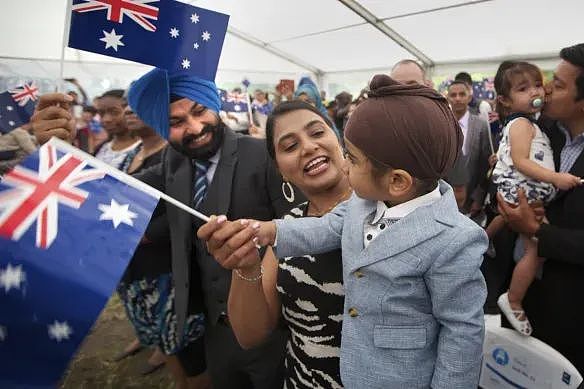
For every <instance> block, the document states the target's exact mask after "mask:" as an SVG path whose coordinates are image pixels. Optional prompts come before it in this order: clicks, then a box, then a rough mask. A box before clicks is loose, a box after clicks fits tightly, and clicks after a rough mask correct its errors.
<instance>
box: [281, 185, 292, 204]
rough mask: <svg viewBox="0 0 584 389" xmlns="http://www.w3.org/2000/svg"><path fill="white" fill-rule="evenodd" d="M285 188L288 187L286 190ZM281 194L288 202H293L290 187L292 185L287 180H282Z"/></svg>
mask: <svg viewBox="0 0 584 389" xmlns="http://www.w3.org/2000/svg"><path fill="white" fill-rule="evenodd" d="M286 188H288V189H287V190H286ZM282 194H283V195H284V198H285V199H286V200H288V202H289V203H293V202H294V198H295V197H294V188H293V187H292V185H290V183H289V182H288V181H284V182H283V183H282Z"/></svg>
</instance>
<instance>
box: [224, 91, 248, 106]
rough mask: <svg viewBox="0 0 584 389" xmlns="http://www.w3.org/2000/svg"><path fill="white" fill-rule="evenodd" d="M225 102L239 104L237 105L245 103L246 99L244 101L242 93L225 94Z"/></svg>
mask: <svg viewBox="0 0 584 389" xmlns="http://www.w3.org/2000/svg"><path fill="white" fill-rule="evenodd" d="M225 101H226V102H228V103H234V104H239V103H246V102H247V99H246V97H245V94H244V93H233V92H227V95H226V97H225Z"/></svg>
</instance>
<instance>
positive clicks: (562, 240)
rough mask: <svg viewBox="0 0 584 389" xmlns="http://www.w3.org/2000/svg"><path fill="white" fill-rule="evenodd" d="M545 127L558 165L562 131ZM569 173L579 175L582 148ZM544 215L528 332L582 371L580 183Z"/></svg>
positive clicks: (583, 197)
mask: <svg viewBox="0 0 584 389" xmlns="http://www.w3.org/2000/svg"><path fill="white" fill-rule="evenodd" d="M542 128H543V127H542ZM548 128H549V130H548V131H547V133H548V136H549V137H550V141H551V144H552V149H553V151H554V159H555V163H556V168H558V167H559V166H560V152H561V150H562V148H563V146H564V144H565V136H564V134H563V133H562V132H560V131H559V130H558V129H557V127H556V126H555V125H553V126H552V127H548ZM570 173H571V174H574V175H576V176H579V177H584V153H582V154H580V156H579V157H578V159H577V160H576V162H575V163H574V165H573V167H572V169H571V170H570ZM546 216H547V218H548V219H549V223H550V224H549V225H545V224H544V225H542V226H541V229H540V230H539V232H538V233H537V238H538V239H539V243H538V252H539V255H540V256H541V257H544V258H546V261H545V263H544V266H543V277H542V279H541V280H540V281H537V280H536V281H535V282H534V283H533V284H532V286H531V288H530V289H529V292H528V294H527V296H526V299H525V309H526V312H527V315H528V317H529V319H530V321H531V322H532V325H533V328H534V334H533V335H534V336H535V337H537V338H538V339H541V340H542V341H544V342H546V343H548V344H549V345H550V346H552V347H554V348H555V349H556V350H558V351H559V352H560V353H562V354H563V355H564V356H565V357H566V358H568V359H569V360H570V362H572V363H573V364H574V365H575V366H576V368H577V369H578V370H579V371H580V373H582V374H584V332H582V329H583V328H584V309H582V298H583V297H584V186H580V187H577V188H575V189H572V190H569V191H560V192H559V193H558V194H557V196H556V198H555V199H554V200H553V201H552V202H551V203H550V204H549V205H548V207H547V208H546Z"/></svg>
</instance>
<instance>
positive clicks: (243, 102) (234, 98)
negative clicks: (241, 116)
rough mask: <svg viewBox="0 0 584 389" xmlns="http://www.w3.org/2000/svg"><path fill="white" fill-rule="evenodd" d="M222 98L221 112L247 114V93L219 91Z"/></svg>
mask: <svg viewBox="0 0 584 389" xmlns="http://www.w3.org/2000/svg"><path fill="white" fill-rule="evenodd" d="M219 97H220V98H221V111H225V112H247V109H248V108H247V98H246V96H245V93H235V92H227V91H226V90H224V89H219Z"/></svg>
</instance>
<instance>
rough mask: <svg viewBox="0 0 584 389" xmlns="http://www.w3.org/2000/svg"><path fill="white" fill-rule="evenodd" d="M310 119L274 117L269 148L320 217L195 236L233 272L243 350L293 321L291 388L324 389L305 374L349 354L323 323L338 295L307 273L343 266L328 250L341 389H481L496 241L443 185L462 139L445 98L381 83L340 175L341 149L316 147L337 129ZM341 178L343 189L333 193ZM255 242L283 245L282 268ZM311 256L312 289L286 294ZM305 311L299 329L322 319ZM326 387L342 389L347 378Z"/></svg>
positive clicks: (363, 109) (239, 225)
mask: <svg viewBox="0 0 584 389" xmlns="http://www.w3.org/2000/svg"><path fill="white" fill-rule="evenodd" d="M282 107H283V108H281V109H285V107H286V106H284V105H283V106H282ZM310 111H311V113H305V114H300V113H299V112H297V113H296V115H297V116H294V117H293V116H290V113H288V114H286V115H282V116H281V117H279V118H278V117H277V116H276V117H271V118H270V119H269V124H268V127H270V123H271V125H272V134H271V136H268V138H267V143H268V148H269V149H271V151H272V153H273V155H274V156H275V159H276V162H277V163H278V167H279V169H280V171H281V173H282V174H283V176H284V178H286V179H288V180H290V181H292V182H293V183H294V184H296V185H297V186H298V187H299V188H300V189H301V190H303V191H306V192H305V194H306V197H307V198H308V199H309V203H308V205H307V206H306V208H305V212H304V213H302V216H317V217H302V218H288V219H285V220H279V221H276V222H275V223H274V222H264V223H259V222H255V221H249V220H242V221H239V222H226V220H225V217H222V216H220V217H219V218H215V217H214V218H212V220H211V221H210V222H209V223H208V224H206V225H205V226H203V227H202V228H201V229H200V230H199V232H198V235H199V237H201V238H203V239H206V240H207V241H208V248H209V250H210V252H211V253H212V254H213V255H214V256H215V257H216V258H217V260H218V262H219V263H221V265H222V266H224V267H226V268H231V269H234V275H233V280H232V286H231V292H230V297H229V317H230V320H231V324H232V326H233V329H234V332H235V333H236V336H237V337H238V340H239V341H240V343H242V345H244V346H246V347H250V346H253V345H254V344H257V343H259V342H261V340H262V339H264V338H265V337H266V336H267V334H268V333H269V332H270V331H271V329H273V328H274V327H275V326H276V322H277V319H278V317H279V315H280V311H282V316H283V318H284V322H285V323H286V325H288V326H289V327H290V328H291V329H292V337H291V341H290V343H289V347H288V352H287V354H288V355H287V360H288V361H289V363H288V378H289V381H288V383H291V382H292V383H296V382H299V385H298V386H299V387H316V386H317V385H316V384H315V382H310V381H305V380H304V378H305V376H304V375H303V374H305V373H310V371H311V369H313V368H314V367H313V365H312V364H313V363H316V362H317V361H318V360H319V359H318V358H322V357H326V356H332V355H335V357H336V355H338V349H335V348H331V347H329V345H328V344H325V342H327V341H328V340H329V339H337V340H338V338H339V336H338V334H336V335H335V334H332V333H323V332H321V329H322V328H325V326H326V324H325V323H322V324H321V323H320V322H318V320H323V319H325V321H326V318H324V317H323V314H322V312H321V311H320V309H321V308H320V303H321V301H325V300H324V297H325V296H326V295H327V294H326V293H328V294H331V293H335V292H334V291H336V285H335V286H334V287H333V286H332V285H331V283H329V284H328V285H327V288H321V292H323V293H320V294H318V295H313V296H311V295H310V292H309V291H308V285H310V284H312V281H311V276H309V275H308V273H306V272H305V271H304V268H303V267H304V266H306V267H307V268H308V267H309V266H312V265H318V262H321V264H320V265H321V269H323V270H324V269H327V270H329V269H330V268H331V267H333V266H339V262H340V261H339V260H338V254H337V256H333V257H332V258H328V259H327V258H326V257H324V255H327V254H318V253H331V250H333V252H334V250H339V248H341V247H342V262H343V278H344V281H345V287H344V289H345V292H346V299H345V308H344V309H343V310H342V311H341V309H340V308H339V311H338V313H337V316H338V317H334V311H330V313H331V314H333V315H330V314H328V315H327V316H328V319H332V320H335V319H336V320H337V322H338V321H340V316H341V315H340V314H341V312H342V313H343V320H344V322H343V325H342V327H343V328H342V334H343V337H342V347H341V357H340V371H341V375H342V380H343V383H344V385H346V386H347V387H358V386H362V387H366V388H390V389H391V388H403V387H408V388H428V387H430V386H431V387H433V388H470V387H476V386H477V383H478V373H479V367H480V360H481V354H482V342H483V333H484V322H483V314H482V306H483V303H484V300H485V296H486V288H485V284H484V280H483V278H482V275H481V273H480V270H479V267H480V264H481V262H482V254H483V253H484V251H485V249H486V247H487V239H486V235H485V233H484V232H483V231H482V230H481V229H480V227H478V226H476V225H475V224H474V223H472V222H471V221H469V220H468V219H467V218H465V217H464V216H463V215H461V214H460V213H459V212H458V209H457V206H456V201H455V199H454V195H453V192H452V188H450V187H449V186H448V185H447V184H446V183H444V182H443V181H441V180H440V178H441V177H442V176H443V175H444V174H445V172H446V171H447V170H448V169H449V168H450V167H451V166H452V165H453V163H454V161H455V159H456V157H457V154H458V152H459V150H460V149H461V142H462V133H461V131H460V128H459V127H458V125H457V122H456V120H455V119H454V117H453V116H452V113H451V111H450V109H449V108H448V105H447V103H446V101H445V99H444V98H443V97H442V96H440V95H439V94H437V93H436V92H434V91H433V90H431V89H429V88H426V87H422V86H419V85H408V86H406V85H401V84H399V83H396V82H395V81H393V80H392V79H390V78H389V77H387V76H383V75H378V76H376V77H374V79H373V80H372V82H371V92H370V94H369V99H368V100H366V101H365V102H363V103H362V104H361V105H359V106H358V108H357V109H356V110H355V112H354V114H353V116H352V117H351V119H350V120H349V123H348V124H347V128H346V130H345V143H346V146H347V160H346V161H345V162H344V164H343V170H344V172H345V176H343V175H342V174H339V173H340V169H339V168H338V166H340V165H341V158H340V154H339V151H338V147H339V146H338V143H336V145H335V146H334V147H333V146H332V141H331V146H326V147H325V144H324V143H319V142H322V140H319V141H316V140H312V139H313V137H314V139H317V137H328V136H329V134H330V133H332V131H331V129H330V126H329V127H325V126H323V124H322V123H323V122H326V120H322V117H320V118H319V117H317V116H316V115H314V116H312V113H313V112H314V111H312V110H310ZM275 114H277V112H275ZM305 137H307V138H308V137H310V138H311V140H310V143H309V142H308V141H306V143H305V141H304V138H305ZM328 144H329V143H327V145H328ZM335 147H336V149H335ZM320 150H322V151H320ZM335 150H336V151H335ZM321 153H322V158H321ZM292 155H296V157H292V158H290V157H291V156H292ZM329 169H334V170H332V171H331V170H329ZM321 172H324V173H326V174H327V175H330V176H331V177H332V176H333V175H334V176H335V177H337V178H336V179H332V178H331V179H330V181H328V182H329V186H328V187H325V186H324V179H323V180H322V182H321V181H317V180H316V179H315V178H316V177H319V175H320V174H321ZM333 172H334V173H335V174H333ZM323 177H324V176H323ZM327 177H328V176H327ZM344 177H347V178H348V180H349V182H350V184H351V186H352V187H353V189H354V190H355V194H356V195H353V196H351V198H350V199H349V200H348V201H345V202H343V203H341V204H340V205H339V206H337V207H335V204H336V203H337V202H338V201H341V200H344V199H345V198H347V197H349V192H348V188H349V186H348V183H347V178H344ZM333 182H336V183H337V184H335V185H332V186H330V184H331V183H333ZM309 183H310V185H309ZM318 185H322V186H321V187H320V190H319V189H318ZM345 188H346V189H347V190H346V191H345ZM324 199H326V201H324ZM333 207H335V208H334V210H332V212H329V211H331V209H332V208H333ZM323 214H324V215H323ZM276 226H277V228H276ZM252 238H253V239H252ZM258 242H259V243H260V244H262V245H268V244H269V245H274V250H275V252H276V256H278V257H282V258H284V259H282V260H280V261H279V262H277V261H276V260H275V259H274V256H273V252H272V251H271V250H270V249H268V256H267V257H265V258H264V260H263V261H262V262H260V259H259V255H258V252H257V250H256V248H255V244H256V243H258ZM307 253H310V254H317V255H316V258H315V257H311V256H305V257H303V259H302V260H300V261H298V262H297V263H298V265H297V266H298V268H297V269H296V270H294V271H291V272H290V275H292V277H293V278H294V280H295V281H301V282H303V283H302V284H300V283H299V284H298V285H296V286H297V288H294V289H288V290H285V288H282V286H281V283H285V282H287V281H286V277H282V274H285V272H286V271H287V266H288V261H289V257H290V256H295V255H303V254H307ZM337 282H340V277H339V279H338V281H337ZM323 286H324V284H323ZM276 291H279V292H280V296H278V294H277V292H276ZM278 297H279V298H278ZM307 297H308V298H310V299H309V300H304V299H305V298H307ZM294 304H296V306H297V307H301V308H303V309H305V310H306V311H307V312H309V313H310V314H311V315H313V316H314V319H312V318H310V319H308V320H309V321H310V325H309V326H305V325H300V324H301V322H300V319H304V320H306V319H307V318H309V317H311V316H306V315H299V314H298V312H295V311H291V310H290V308H291V307H294ZM297 307H294V309H298V308H297ZM312 320H314V323H313V322H312ZM316 323H318V324H317V325H314V324H316ZM295 327H299V328H304V329H309V330H311V331H312V334H313V336H312V337H310V339H308V340H309V341H306V340H307V338H306V337H303V334H302V333H300V334H295ZM331 329H332V326H331ZM335 336H336V338H335ZM295 337H296V338H297V339H298V340H300V341H301V342H303V343H302V345H303V347H301V348H303V349H304V350H305V351H306V355H298V354H297V353H296V349H295V348H293V347H291V344H293V343H294V342H295V341H297V340H295ZM312 355H320V357H317V358H312ZM305 356H307V358H305ZM301 359H302V361H301ZM331 361H332V359H331ZM323 371H324V370H323ZM298 373H301V374H298ZM291 377H293V378H291ZM322 377H324V375H323V376H322ZM313 378H314V377H313ZM296 379H298V380H296ZM316 383H318V385H320V386H324V387H339V386H340V385H341V383H340V381H338V380H335V381H334V382H333V381H324V382H323V381H316Z"/></svg>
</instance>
